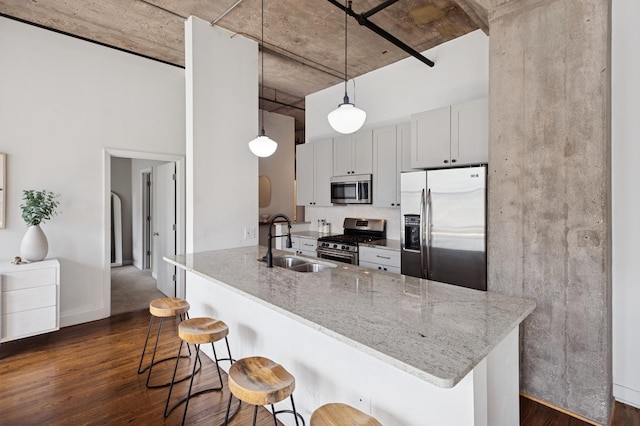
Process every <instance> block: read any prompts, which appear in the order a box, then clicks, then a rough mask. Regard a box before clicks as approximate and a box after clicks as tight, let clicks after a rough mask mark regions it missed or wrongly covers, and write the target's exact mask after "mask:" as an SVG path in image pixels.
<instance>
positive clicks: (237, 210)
mask: <svg viewBox="0 0 640 426" xmlns="http://www.w3.org/2000/svg"><path fill="white" fill-rule="evenodd" d="M185 56H186V61H185V62H186V68H185V80H186V99H187V107H186V108H187V110H186V113H187V115H186V116H187V120H186V126H187V147H186V150H187V166H186V167H187V182H186V183H187V186H186V187H187V200H186V214H187V217H186V226H187V241H186V249H187V252H197V251H204V250H213V249H221V248H228V247H239V246H246V245H256V244H258V238H257V235H258V230H257V222H258V158H257V157H256V156H254V155H253V154H252V153H251V151H249V146H248V143H249V141H250V140H252V139H254V138H255V137H256V135H257V134H258V45H257V43H256V42H254V41H252V40H249V39H247V38H245V37H242V36H239V35H235V34H233V33H231V32H229V31H226V30H223V29H222V28H219V27H212V26H211V25H210V24H209V23H208V22H207V21H204V20H202V19H199V18H196V17H190V18H189V19H188V20H187V23H186V27H185ZM245 229H253V231H254V238H252V239H248V238H245V232H244V230H245Z"/></svg>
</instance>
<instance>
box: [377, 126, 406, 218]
mask: <svg viewBox="0 0 640 426" xmlns="http://www.w3.org/2000/svg"><path fill="white" fill-rule="evenodd" d="M399 128H400V126H398V128H396V126H389V127H383V128H380V129H375V130H374V131H373V206H374V207H399V206H400V201H399V194H400V192H399V186H400V168H401V165H402V140H401V139H398V136H401V134H399V133H398V131H399Z"/></svg>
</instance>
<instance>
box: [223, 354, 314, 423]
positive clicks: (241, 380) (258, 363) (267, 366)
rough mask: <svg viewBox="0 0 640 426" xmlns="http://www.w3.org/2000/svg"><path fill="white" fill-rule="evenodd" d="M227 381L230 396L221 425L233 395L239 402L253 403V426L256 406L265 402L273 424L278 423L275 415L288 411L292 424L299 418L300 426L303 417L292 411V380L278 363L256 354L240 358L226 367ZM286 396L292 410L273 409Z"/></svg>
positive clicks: (294, 381) (256, 412) (294, 383)
mask: <svg viewBox="0 0 640 426" xmlns="http://www.w3.org/2000/svg"><path fill="white" fill-rule="evenodd" d="M227 384H228V385H229V390H230V391H231V395H229V403H228V404H227V412H226V415H225V420H224V424H225V425H226V424H227V423H228V421H229V410H230V409H231V400H232V398H233V397H234V396H235V397H236V398H237V399H239V400H240V403H242V402H246V403H247V404H252V405H254V406H255V408H254V411H253V425H254V426H255V424H256V418H257V416H258V407H259V406H261V405H267V404H269V405H271V413H272V415H273V422H274V424H275V425H277V424H278V421H277V419H276V415H277V414H280V413H290V414H293V415H294V418H295V421H296V425H299V423H298V418H300V420H301V421H302V425H303V426H304V418H303V417H302V416H301V415H300V414H298V413H297V412H296V406H295V403H294V402H293V390H294V389H295V387H296V380H295V378H294V377H293V376H292V375H291V374H289V372H288V371H287V370H285V369H284V367H283V366H281V365H280V364H276V363H275V362H273V361H271V360H270V359H268V358H263V357H259V356H254V357H249V358H243V359H240V360H238V361H236V362H235V363H234V364H233V365H232V366H231V368H229V377H228V378H227ZM287 397H289V398H290V399H291V408H292V409H291V410H279V411H275V408H274V406H273V404H275V403H276V402H280V401H282V400H284V399H286V398H287ZM236 412H237V411H236Z"/></svg>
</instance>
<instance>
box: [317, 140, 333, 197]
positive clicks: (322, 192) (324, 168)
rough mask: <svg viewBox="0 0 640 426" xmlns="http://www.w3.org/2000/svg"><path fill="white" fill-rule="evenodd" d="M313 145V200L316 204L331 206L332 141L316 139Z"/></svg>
mask: <svg viewBox="0 0 640 426" xmlns="http://www.w3.org/2000/svg"><path fill="white" fill-rule="evenodd" d="M314 145H315V202H314V204H313V205H317V206H331V205H332V204H331V176H332V174H333V173H332V171H333V161H332V160H333V143H332V141H331V139H327V140H322V141H316V142H314Z"/></svg>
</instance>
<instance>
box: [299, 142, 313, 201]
mask: <svg viewBox="0 0 640 426" xmlns="http://www.w3.org/2000/svg"><path fill="white" fill-rule="evenodd" d="M314 148H315V147H314V145H313V143H304V144H300V145H297V146H296V204H297V205H299V206H311V205H313V203H314V202H315V200H316V197H315V177H314V169H315V164H314V161H315V160H314V158H315V155H314V152H313V151H314Z"/></svg>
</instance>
